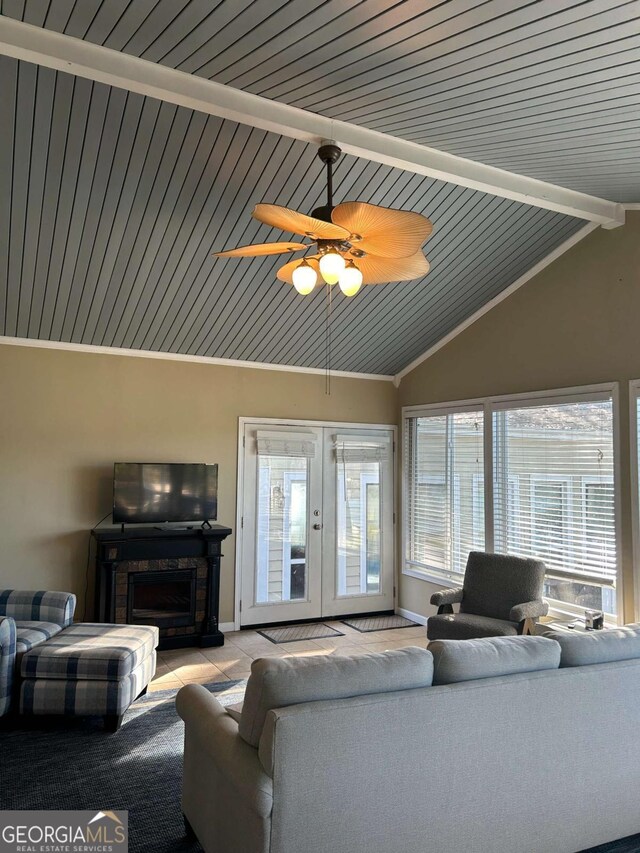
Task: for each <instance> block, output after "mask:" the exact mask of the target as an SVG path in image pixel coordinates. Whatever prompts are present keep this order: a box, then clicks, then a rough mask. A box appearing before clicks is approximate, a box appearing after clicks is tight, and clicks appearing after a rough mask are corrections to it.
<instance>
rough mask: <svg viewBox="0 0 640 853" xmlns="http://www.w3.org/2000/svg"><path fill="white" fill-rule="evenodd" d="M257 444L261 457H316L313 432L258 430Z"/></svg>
mask: <svg viewBox="0 0 640 853" xmlns="http://www.w3.org/2000/svg"><path fill="white" fill-rule="evenodd" d="M256 444H257V451H258V455H259V456H288V457H296V458H299V457H306V458H307V459H313V457H314V456H315V455H316V437H315V435H314V433H312V432H303V431H301V432H278V431H276V430H258V431H257V432H256Z"/></svg>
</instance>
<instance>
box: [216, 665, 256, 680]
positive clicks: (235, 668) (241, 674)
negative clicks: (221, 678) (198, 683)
mask: <svg viewBox="0 0 640 853" xmlns="http://www.w3.org/2000/svg"><path fill="white" fill-rule="evenodd" d="M222 672H223V674H224V675H226V677H227V678H232V679H236V678H249V676H250V675H251V668H250V667H249V668H247V667H246V666H245V665H244V664H243V663H237V664H233V665H231V666H229V667H227V668H226V669H225V670H223V671H222Z"/></svg>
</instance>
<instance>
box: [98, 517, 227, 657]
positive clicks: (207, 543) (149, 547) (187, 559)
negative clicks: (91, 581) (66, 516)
mask: <svg viewBox="0 0 640 853" xmlns="http://www.w3.org/2000/svg"><path fill="white" fill-rule="evenodd" d="M231 532H232V531H231V528H229V527H223V526H222V525H219V524H214V525H213V526H212V527H211V528H208V529H203V528H200V527H197V528H196V527H194V528H178V527H162V528H158V527H126V528H124V530H122V529H121V528H120V527H101V528H97V529H95V530H92V531H91V535H92V536H93V538H94V539H95V542H96V589H95V613H96V618H97V619H98V621H100V622H113V623H116V624H130V623H140V624H155V625H157V626H158V628H159V629H160V648H161V649H169V648H179V647H181V646H193V645H196V644H197V645H200V646H221V645H223V643H224V635H223V634H222V633H221V632H220V630H219V628H218V610H219V601H220V558H221V556H222V553H221V549H222V542H223V540H224V539H225V538H226V537H227V536H229V534H230V533H231ZM163 577H164V578H166V581H167V596H169V595H171V596H172V599H171V600H172V601H173V602H177V603H176V604H175V607H176V608H178V609H177V610H176V611H174V610H173V609H167V610H164V611H163V609H162V608H163V606H164V607H166V602H163V601H159V602H158V607H157V609H156V608H154V607H153V600H152V599H153V590H154V587H155V588H156V589H158V594H159V595H160V590H161V588H162V581H163ZM141 591H142V600H141V601H138V602H136V601H135V599H134V596H135V595H136V593H138V594H140V592H141ZM183 599H184V600H183ZM187 599H188V600H187ZM172 606H173V605H172Z"/></svg>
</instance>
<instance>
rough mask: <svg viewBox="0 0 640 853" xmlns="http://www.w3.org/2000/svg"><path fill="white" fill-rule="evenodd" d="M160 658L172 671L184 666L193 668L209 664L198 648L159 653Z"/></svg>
mask: <svg viewBox="0 0 640 853" xmlns="http://www.w3.org/2000/svg"><path fill="white" fill-rule="evenodd" d="M158 657H159V659H160V663H163V664H166V665H167V666H168V667H170V668H171V669H175V667H176V666H182V665H186V666H193V665H195V664H206V663H209V661H208V660H207V658H206V657H205V656H204V655H203V654H202V651H201V649H196V648H189V649H167V650H166V651H163V652H159V654H158Z"/></svg>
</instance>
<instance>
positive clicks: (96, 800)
mask: <svg viewBox="0 0 640 853" xmlns="http://www.w3.org/2000/svg"><path fill="white" fill-rule="evenodd" d="M244 686H245V682H244V681H226V682H224V683H219V684H208V685H206V687H207V688H208V689H209V690H211V692H212V693H215V695H216V697H217V698H218V699H219V700H220V701H221V702H222V704H223V705H228V704H231V703H233V702H239V701H241V699H242V697H243V695H244ZM176 693H177V690H163V691H159V692H157V693H149V694H148V695H147V696H145V697H143V698H142V699H139V700H138V701H137V702H136V703H135V704H134V705H132V707H131V708H130V709H129V711H128V712H127V714H126V715H125V718H124V721H123V724H122V728H121V729H120V731H119V732H117V733H116V734H105V733H104V732H103V731H102V721H101V720H93V719H83V720H65V719H64V718H63V719H60V720H59V721H56V720H54V721H53V722H51V723H48V722H47V723H42V722H41V723H38V721H37V720H36V721H35V722H34V724H33V726H30V727H29V728H20V729H15V730H13V731H3V732H0V765H1V771H0V808H1V809H91V810H93V811H98V810H102V811H104V810H106V809H113V810H117V809H127V810H128V811H129V853H148V851H150V850H151V849H153V850H154V851H157V853H169V851H172V853H201V851H202V848H201V847H200V845H199V844H197V843H194V842H191V841H188V840H187V839H186V838H185V835H184V825H183V822H182V811H181V809H180V793H181V786H182V748H183V744H182V741H183V730H184V727H183V723H182V720H181V719H180V718H179V717H178V715H177V713H176V708H175V696H176ZM150 842H152V845H153V846H152V847H150Z"/></svg>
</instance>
